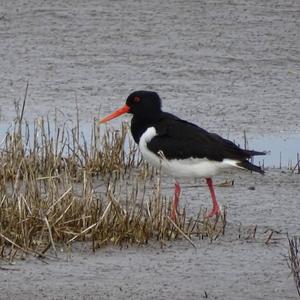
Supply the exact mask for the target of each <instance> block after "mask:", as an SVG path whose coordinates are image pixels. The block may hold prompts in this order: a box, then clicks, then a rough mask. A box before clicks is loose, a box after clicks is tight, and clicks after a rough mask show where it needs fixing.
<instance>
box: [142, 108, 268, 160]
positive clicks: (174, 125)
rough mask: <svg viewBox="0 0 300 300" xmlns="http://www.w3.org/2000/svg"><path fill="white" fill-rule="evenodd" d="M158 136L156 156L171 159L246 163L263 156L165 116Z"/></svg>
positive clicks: (154, 148)
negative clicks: (247, 160) (254, 156)
mask: <svg viewBox="0 0 300 300" xmlns="http://www.w3.org/2000/svg"><path fill="white" fill-rule="evenodd" d="M155 129H156V133H157V135H156V136H155V137H154V138H153V139H152V140H151V141H149V142H148V144H147V146H148V148H149V149H150V150H151V151H153V152H154V153H158V152H159V151H162V153H163V155H164V156H165V157H166V158H167V159H175V158H177V159H185V158H190V157H193V158H207V159H210V160H215V161H222V160H223V159H225V158H229V159H237V160H241V161H244V160H246V159H247V158H249V157H251V156H253V155H259V154H263V153H261V152H255V151H249V150H243V149H241V148H239V147H238V146H237V145H235V144H234V143H233V142H231V141H229V140H226V139H223V138H222V137H221V136H219V135H217V134H215V133H209V132H207V131H206V130H204V129H202V128H200V127H198V126H197V125H195V124H192V123H189V122H187V121H184V120H181V119H179V118H177V117H176V116H173V115H171V114H168V113H163V115H162V118H161V120H160V121H159V122H158V123H156V124H155Z"/></svg>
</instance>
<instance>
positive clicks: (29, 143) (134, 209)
mask: <svg viewBox="0 0 300 300" xmlns="http://www.w3.org/2000/svg"><path fill="white" fill-rule="evenodd" d="M22 111H23V110H22ZM22 118H23V114H22V115H21V114H18V117H17V118H16V120H15V122H14V125H13V126H12V128H11V129H10V130H9V131H8V132H7V134H6V137H5V139H4V140H3V143H2V145H1V151H0V166H1V168H0V257H2V258H3V259H9V260H12V259H14V258H15V256H16V255H18V254H20V253H25V254H27V253H31V254H35V255H39V256H43V255H45V253H46V252H47V251H48V249H50V248H52V249H53V252H54V253H55V254H56V252H57V249H56V247H57V245H58V244H60V245H61V244H64V245H71V244H72V243H73V242H75V241H90V242H91V244H92V247H93V249H94V250H95V249H97V248H99V247H103V246H104V245H107V244H113V245H118V246H123V245H128V244H145V243H147V242H148V241H149V240H150V239H152V240H155V239H156V240H157V241H159V242H160V243H161V244H162V245H163V244H164V243H165V242H166V241H168V240H172V239H175V238H178V237H183V238H186V239H187V240H188V241H189V242H191V243H192V244H193V242H192V241H191V237H192V236H193V235H196V236H198V237H200V238H204V237H209V238H210V239H211V240H213V239H215V238H216V237H218V236H219V235H220V234H223V233H224V230H225V225H226V221H225V220H224V219H222V218H220V219H219V220H217V221H213V222H212V221H211V220H208V219H206V218H204V217H203V216H204V213H202V212H199V214H198V215H197V217H196V218H188V217H187V216H186V213H185V210H183V213H182V214H181V215H180V216H179V217H178V219H177V220H176V224H175V223H173V222H172V221H171V220H170V218H169V217H168V216H169V214H170V203H171V199H167V198H166V197H165V196H164V195H162V193H161V187H160V184H159V181H160V175H159V174H158V173H155V171H154V169H153V168H151V167H149V166H148V165H147V164H146V163H144V162H143V161H142V160H141V157H140V155H139V152H138V150H137V148H136V146H135V144H133V143H132V142H131V140H130V139H128V138H127V132H128V126H127V125H126V124H123V125H122V128H121V130H120V131H112V130H108V131H106V132H105V133H103V134H102V133H100V129H99V126H98V125H97V124H96V122H94V124H93V125H92V129H91V137H90V140H89V141H87V140H86V138H85V136H84V135H83V133H82V132H81V131H80V126H79V122H77V125H76V127H75V128H73V129H72V130H67V129H66V126H62V127H59V126H57V124H55V126H54V129H53V126H51V124H50V122H49V120H48V119H47V120H44V119H40V120H38V121H36V122H34V124H33V127H30V126H29V125H28V124H27V123H25V122H24V121H23V120H22ZM124 145H126V146H124ZM125 150H126V151H125Z"/></svg>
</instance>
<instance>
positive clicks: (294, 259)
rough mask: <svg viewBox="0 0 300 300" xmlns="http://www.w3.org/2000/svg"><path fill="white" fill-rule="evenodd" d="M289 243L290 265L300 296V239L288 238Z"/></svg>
mask: <svg viewBox="0 0 300 300" xmlns="http://www.w3.org/2000/svg"><path fill="white" fill-rule="evenodd" d="M288 241H289V255H288V259H289V262H288V265H289V268H290V269H291V272H292V274H293V277H294V280H295V284H296V288H297V292H298V295H299V296H300V253H299V250H300V249H299V245H300V238H299V237H298V238H297V237H295V236H294V237H292V238H290V237H288Z"/></svg>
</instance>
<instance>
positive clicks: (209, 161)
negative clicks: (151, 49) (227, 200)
mask: <svg viewBox="0 0 300 300" xmlns="http://www.w3.org/2000/svg"><path fill="white" fill-rule="evenodd" d="M124 113H130V114H132V115H133V118H132V119H131V133H132V136H133V138H134V141H135V142H136V143H137V144H138V146H139V149H140V151H141V153H142V155H143V157H144V158H145V159H146V161H148V162H149V163H150V164H152V165H153V166H155V167H156V168H161V169H162V170H163V171H166V172H167V173H168V174H170V175H172V176H173V177H174V178H175V194H174V200H173V205H172V211H171V217H172V219H173V220H174V219H175V218H176V215H177V208H178V203H179V195H180V185H179V182H178V181H177V178H180V177H194V178H195V177H203V178H206V182H207V185H208V188H209V191H210V194H211V199H212V204H213V207H212V210H211V211H210V212H209V213H208V214H207V216H208V217H212V216H215V215H219V214H220V207H219V204H218V202H217V199H216V196H215V192H214V188H213V182H212V179H211V177H212V176H213V175H216V174H218V173H220V172H222V171H224V170H226V169H229V168H231V169H232V168H233V169H234V168H236V169H246V170H250V171H254V172H258V173H261V174H263V173H264V171H263V170H262V169H261V168H260V167H259V166H256V165H254V164H252V163H251V162H249V161H248V159H249V158H251V157H252V156H254V155H264V154H265V152H258V151H251V150H244V149H241V148H239V147H238V146H237V145H236V144H234V143H233V142H231V141H229V140H226V139H223V138H222V137H221V136H219V135H217V134H215V133H209V132H207V131H206V130H204V129H202V128H200V127H198V126H197V125H195V124H192V123H190V122H188V121H185V120H182V119H180V118H178V117H176V116H174V115H172V114H170V113H167V112H164V111H162V109H161V99H160V97H159V95H158V94H157V93H156V92H151V91H136V92H133V93H132V94H130V95H129V96H128V98H127V100H126V104H125V105H124V106H122V107H121V108H119V109H117V110H116V111H115V112H113V113H112V114H110V115H108V116H107V117H105V118H103V119H101V120H100V123H105V122H107V121H109V120H111V119H114V118H116V117H118V116H120V115H122V114H124Z"/></svg>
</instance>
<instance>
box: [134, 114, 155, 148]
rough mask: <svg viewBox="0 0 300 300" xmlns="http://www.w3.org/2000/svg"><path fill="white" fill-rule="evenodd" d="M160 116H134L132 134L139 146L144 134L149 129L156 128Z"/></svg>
mask: <svg viewBox="0 0 300 300" xmlns="http://www.w3.org/2000/svg"><path fill="white" fill-rule="evenodd" d="M159 120H160V116H159V115H157V116H156V117H153V116H152V117H151V118H147V116H146V117H143V118H141V117H138V116H133V118H132V119H131V134H132V136H133V139H134V141H135V142H136V143H137V144H139V141H140V138H141V136H142V134H143V133H144V132H145V131H146V130H147V129H148V128H149V127H152V126H154V124H155V123H157V122H159Z"/></svg>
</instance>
